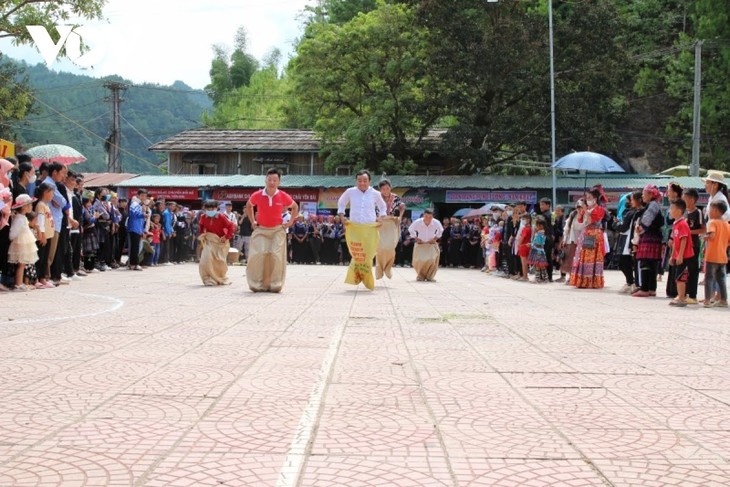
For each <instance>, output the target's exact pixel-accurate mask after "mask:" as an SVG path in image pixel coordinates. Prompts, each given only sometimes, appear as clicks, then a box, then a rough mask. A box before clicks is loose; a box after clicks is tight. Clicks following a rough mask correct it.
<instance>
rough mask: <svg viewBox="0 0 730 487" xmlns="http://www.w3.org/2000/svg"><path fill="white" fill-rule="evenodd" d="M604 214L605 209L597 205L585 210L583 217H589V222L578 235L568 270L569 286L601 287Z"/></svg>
mask: <svg viewBox="0 0 730 487" xmlns="http://www.w3.org/2000/svg"><path fill="white" fill-rule="evenodd" d="M605 214H606V210H605V209H604V208H603V207H602V206H598V205H596V206H594V207H593V208H589V209H588V210H586V213H585V216H584V218H588V217H590V222H589V223H588V224H587V225H586V227H585V229H584V230H583V233H582V234H581V235H580V236H579V237H578V242H577V244H576V248H575V256H574V257H573V268H572V269H571V272H570V285H571V286H575V287H577V288H587V289H601V288H603V285H604V280H603V259H604V257H605V256H606V250H605V249H606V247H605V243H604V239H603V217H604V216H605ZM578 218H580V217H578Z"/></svg>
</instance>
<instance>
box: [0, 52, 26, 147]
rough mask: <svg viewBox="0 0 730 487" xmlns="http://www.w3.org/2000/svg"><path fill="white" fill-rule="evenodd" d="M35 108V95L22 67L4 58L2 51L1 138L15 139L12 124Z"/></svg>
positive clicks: (0, 71) (0, 78)
mask: <svg viewBox="0 0 730 487" xmlns="http://www.w3.org/2000/svg"><path fill="white" fill-rule="evenodd" d="M32 109H33V95H32V92H31V88H30V85H29V84H28V78H27V76H25V75H23V70H22V68H21V67H20V66H19V65H17V64H15V63H12V62H7V61H5V60H3V55H2V53H0V138H4V139H14V138H15V131H14V130H12V129H11V124H14V122H17V121H20V120H23V119H24V118H25V117H26V116H27V115H28V114H29V113H30V112H31V111H32Z"/></svg>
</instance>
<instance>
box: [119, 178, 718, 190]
mask: <svg viewBox="0 0 730 487" xmlns="http://www.w3.org/2000/svg"><path fill="white" fill-rule="evenodd" d="M388 179H389V180H390V181H391V183H392V185H393V187H394V188H427V189H502V190H523V189H532V190H539V189H551V188H552V179H551V178H550V177H549V176H389V177H388ZM379 180H380V178H379V177H375V178H373V184H374V185H377V183H378V181H379ZM671 181H676V182H678V183H679V184H680V185H681V186H682V187H685V188H696V189H702V188H704V187H705V185H704V182H703V181H702V178H692V177H680V178H673V177H669V176H655V175H640V174H621V175H592V176H589V177H588V179H587V180H586V179H585V178H584V177H582V176H562V177H559V178H558V181H557V183H558V184H557V187H558V188H559V189H563V190H565V189H573V190H580V189H583V187H584V184H585V185H587V187H589V188H590V187H591V186H594V185H596V184H602V185H603V187H604V189H605V190H607V191H610V190H623V189H629V188H631V189H641V188H643V187H644V186H646V185H647V184H650V183H651V184H656V185H657V186H659V187H666V185H667V183H669V182H671ZM354 184H355V177H354V176H284V177H283V178H282V180H281V186H282V188H348V187H350V186H354ZM119 186H120V187H134V188H162V187H175V188H260V187H263V186H264V176H259V175H232V176H214V175H207V176H197V175H186V176H138V177H136V178H133V179H128V180H125V181H122V182H120V183H119Z"/></svg>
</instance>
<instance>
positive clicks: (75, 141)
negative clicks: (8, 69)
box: [4, 57, 212, 174]
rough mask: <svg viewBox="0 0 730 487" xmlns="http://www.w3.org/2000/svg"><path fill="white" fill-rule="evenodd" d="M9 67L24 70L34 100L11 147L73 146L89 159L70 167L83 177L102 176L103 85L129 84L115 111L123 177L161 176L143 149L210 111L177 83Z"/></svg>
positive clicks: (159, 163) (106, 128)
mask: <svg viewBox="0 0 730 487" xmlns="http://www.w3.org/2000/svg"><path fill="white" fill-rule="evenodd" d="M4 59H6V60H7V59H8V58H7V57H6V58H4ZM6 62H7V61H6ZM9 62H14V63H16V64H18V65H20V66H22V67H23V68H24V70H25V73H24V75H25V76H27V78H28V82H29V85H30V87H31V88H32V90H33V92H34V95H35V98H36V103H35V109H36V113H33V114H31V115H29V116H28V117H27V119H26V120H25V121H23V122H21V123H18V124H16V125H15V126H14V128H15V131H16V133H17V136H18V137H17V139H16V142H18V143H20V144H22V145H23V146H25V147H32V146H35V145H39V144H46V143H58V144H65V145H69V146H71V147H74V148H75V149H77V150H78V151H80V152H81V153H82V154H84V155H85V156H86V158H87V159H88V161H87V162H85V163H83V164H79V165H76V166H75V167H76V168H78V169H79V170H81V171H84V172H104V171H106V167H107V161H106V152H105V151H104V141H105V139H106V138H107V137H108V136H109V134H110V132H111V123H112V121H111V103H110V102H109V101H106V99H107V98H108V96H109V90H108V89H106V88H104V86H103V84H104V82H105V81H117V82H120V83H125V84H127V85H128V88H127V90H126V91H125V92H123V94H122V99H123V102H122V104H121V108H120V112H121V117H122V119H121V130H122V170H123V171H124V172H132V173H140V174H160V173H161V172H162V169H160V167H164V164H163V162H164V161H163V160H162V159H160V157H161V155H159V154H153V153H151V152H149V151H148V150H147V148H148V147H149V146H151V145H152V144H154V143H156V142H159V141H161V140H163V139H165V138H167V137H170V136H172V135H174V134H176V133H178V132H181V131H183V130H185V129H189V128H196V127H200V126H201V124H200V122H199V121H200V119H201V115H202V113H203V112H204V111H206V110H208V109H210V108H211V107H212V102H211V101H210V99H209V98H208V96H207V95H206V93H205V92H204V91H203V90H196V89H193V88H191V87H189V86H188V85H186V84H185V83H183V82H182V81H176V82H175V83H173V84H172V85H171V86H163V85H157V84H152V83H143V84H136V83H132V82H130V81H127V80H125V79H123V78H121V77H119V76H107V77H104V78H93V77H91V76H85V75H78V74H72V73H65V72H55V71H52V70H50V69H48V68H47V67H46V66H45V65H43V64H37V65H35V66H30V65H28V64H26V63H24V62H22V61H14V60H10V61H9Z"/></svg>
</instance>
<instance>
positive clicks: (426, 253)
mask: <svg viewBox="0 0 730 487" xmlns="http://www.w3.org/2000/svg"><path fill="white" fill-rule="evenodd" d="M439 257H440V250H439V246H438V244H435V243H434V244H419V243H417V244H416V246H415V247H414V248H413V269H415V271H416V279H417V280H419V281H432V280H433V278H434V277H436V271H437V270H438V268H439Z"/></svg>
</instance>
